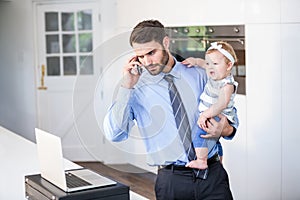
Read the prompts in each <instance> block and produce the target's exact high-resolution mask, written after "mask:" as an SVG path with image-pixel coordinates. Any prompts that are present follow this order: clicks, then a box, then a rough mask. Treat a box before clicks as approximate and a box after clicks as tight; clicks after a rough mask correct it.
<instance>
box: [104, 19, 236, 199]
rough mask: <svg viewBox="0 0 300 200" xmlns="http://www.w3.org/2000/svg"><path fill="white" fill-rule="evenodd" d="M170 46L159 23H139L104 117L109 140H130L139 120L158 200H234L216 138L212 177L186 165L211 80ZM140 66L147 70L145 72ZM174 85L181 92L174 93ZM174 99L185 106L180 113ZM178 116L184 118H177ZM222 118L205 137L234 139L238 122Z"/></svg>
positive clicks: (210, 160)
mask: <svg viewBox="0 0 300 200" xmlns="http://www.w3.org/2000/svg"><path fill="white" fill-rule="evenodd" d="M169 43H170V41H169V38H168V36H167V34H166V33H165V30H164V26H163V25H162V24H161V23H160V22H159V21H157V20H147V21H143V22H140V23H139V24H138V25H137V26H136V27H135V28H134V29H133V31H132V33H131V36H130V44H131V46H132V47H133V49H134V52H135V54H136V56H134V57H132V58H131V59H129V60H128V62H127V63H126V65H125V66H124V68H123V80H122V85H121V87H120V89H119V91H118V95H117V97H116V100H115V102H114V103H113V105H112V106H111V108H110V109H109V112H108V114H107V115H106V117H105V119H104V131H105V134H106V137H107V138H108V139H110V140H112V141H116V142H117V141H122V140H125V139H127V138H128V137H129V134H130V130H131V128H132V127H133V126H134V124H135V123H134V121H136V123H137V125H138V127H139V131H140V134H141V136H142V138H143V141H144V143H145V145H146V150H147V153H148V155H147V156H148V157H147V159H148V161H147V162H148V164H149V165H153V166H158V168H159V170H158V174H157V180H156V184H155V194H156V198H157V199H158V200H160V199H163V200H166V199H189V200H192V199H232V194H231V191H230V188H229V181H228V175H227V173H226V171H225V169H224V168H223V166H222V165H221V163H220V162H219V159H218V156H217V151H218V149H217V145H216V144H215V140H211V141H213V142H208V143H209V155H208V169H209V173H208V175H207V171H205V172H204V173H203V171H202V172H200V173H199V172H196V171H195V170H193V169H191V168H187V167H185V164H186V163H187V162H188V161H189V160H191V158H190V155H192V150H193V148H191V147H192V146H189V147H186V143H187V142H186V141H188V138H189V136H188V135H189V132H191V133H190V134H192V136H193V135H195V132H196V131H197V130H198V126H197V124H196V122H197V119H198V115H199V113H198V111H197V107H198V104H199V101H200V98H199V97H200V95H201V93H202V92H203V88H204V85H205V83H206V80H207V76H206V74H205V71H204V70H203V69H201V68H197V67H190V68H188V67H185V66H184V65H182V64H181V63H179V62H177V61H176V60H175V58H174V57H173V56H172V55H171V52H170V50H169ZM140 67H142V68H145V69H144V70H143V72H142V73H139V71H140ZM137 69H139V70H137ZM168 77H171V80H170V79H168ZM174 85H175V87H176V88H177V91H178V92H177V93H176V91H175V92H174V91H173V90H172V88H173V86H174ZM171 90H172V91H171ZM172 92H173V93H172ZM178 93H179V94H178ZM172 94H176V95H173V96H172ZM174 96H177V98H178V96H179V97H180V99H179V102H182V103H179V104H178V105H179V106H178V107H180V108H178V110H177V111H174V110H175V108H174V107H175V106H174V103H173V102H175V101H177V100H175V97H174ZM179 112H180V113H183V114H180V115H181V116H180V117H179V118H178V116H179V114H178V113H179ZM219 117H220V121H219V122H217V121H215V120H214V119H210V120H209V122H210V123H208V127H207V128H206V129H205V131H206V132H207V135H205V136H204V137H206V138H218V137H219V136H220V135H222V136H223V137H226V138H229V139H230V138H232V137H233V136H234V134H235V131H236V127H237V124H235V125H230V124H229V123H228V121H227V119H226V118H225V117H224V116H222V115H219ZM186 121H187V122H188V125H187V126H185V128H184V130H185V133H184V136H182V133H181V132H182V126H183V124H186ZM233 126H235V127H233ZM190 144H191V141H189V145H190Z"/></svg>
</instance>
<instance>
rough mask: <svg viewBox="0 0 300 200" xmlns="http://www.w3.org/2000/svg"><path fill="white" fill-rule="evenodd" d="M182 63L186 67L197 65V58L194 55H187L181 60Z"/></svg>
mask: <svg viewBox="0 0 300 200" xmlns="http://www.w3.org/2000/svg"><path fill="white" fill-rule="evenodd" d="M181 63H182V64H184V65H186V66H187V67H192V66H195V65H197V60H196V58H194V57H189V58H187V59H185V60H184V61H182V62H181Z"/></svg>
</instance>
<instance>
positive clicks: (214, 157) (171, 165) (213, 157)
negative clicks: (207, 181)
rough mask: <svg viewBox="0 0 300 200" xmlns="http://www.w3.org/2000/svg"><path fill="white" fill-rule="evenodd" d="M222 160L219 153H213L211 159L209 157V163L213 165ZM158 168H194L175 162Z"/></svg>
mask: <svg viewBox="0 0 300 200" xmlns="http://www.w3.org/2000/svg"><path fill="white" fill-rule="evenodd" d="M219 161H220V157H219V155H218V154H217V153H216V154H215V155H213V156H212V157H210V158H209V159H207V165H208V166H209V165H212V164H214V163H216V162H219ZM158 169H171V170H193V169H192V168H189V167H185V166H184V165H174V164H170V165H159V166H158Z"/></svg>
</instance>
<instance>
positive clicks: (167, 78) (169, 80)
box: [164, 74, 174, 83]
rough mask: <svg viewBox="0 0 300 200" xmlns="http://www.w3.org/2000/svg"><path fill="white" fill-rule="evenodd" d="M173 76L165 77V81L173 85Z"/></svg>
mask: <svg viewBox="0 0 300 200" xmlns="http://www.w3.org/2000/svg"><path fill="white" fill-rule="evenodd" d="M173 77H174V76H173V75H171V74H167V75H165V76H164V79H165V80H166V81H167V82H168V83H173Z"/></svg>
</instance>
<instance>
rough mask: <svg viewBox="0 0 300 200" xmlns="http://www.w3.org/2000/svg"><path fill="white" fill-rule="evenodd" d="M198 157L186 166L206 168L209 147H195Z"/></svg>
mask: <svg viewBox="0 0 300 200" xmlns="http://www.w3.org/2000/svg"><path fill="white" fill-rule="evenodd" d="M195 151H196V155H197V159H196V160H193V161H191V162H189V163H188V164H187V165H186V167H191V168H196V169H206V168H208V166H207V156H208V148H206V147H197V148H195Z"/></svg>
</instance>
